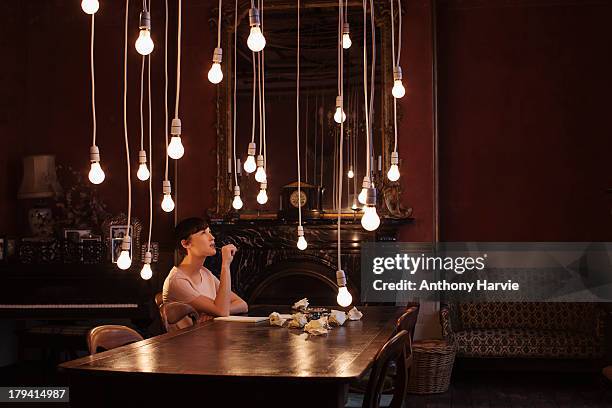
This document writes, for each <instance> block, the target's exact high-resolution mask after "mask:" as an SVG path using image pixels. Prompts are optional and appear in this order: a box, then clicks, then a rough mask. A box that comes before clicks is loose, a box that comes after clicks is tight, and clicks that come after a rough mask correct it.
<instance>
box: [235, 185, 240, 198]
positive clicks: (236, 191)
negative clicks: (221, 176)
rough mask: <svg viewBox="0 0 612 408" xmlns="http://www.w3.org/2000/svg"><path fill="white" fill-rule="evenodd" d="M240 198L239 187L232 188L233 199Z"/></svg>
mask: <svg viewBox="0 0 612 408" xmlns="http://www.w3.org/2000/svg"><path fill="white" fill-rule="evenodd" d="M235 196H240V186H234V197H235Z"/></svg>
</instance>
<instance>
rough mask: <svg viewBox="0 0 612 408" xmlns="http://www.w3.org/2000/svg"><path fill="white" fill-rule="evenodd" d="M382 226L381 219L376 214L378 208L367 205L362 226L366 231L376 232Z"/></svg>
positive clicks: (362, 218)
mask: <svg viewBox="0 0 612 408" xmlns="http://www.w3.org/2000/svg"><path fill="white" fill-rule="evenodd" d="M379 225H380V218H379V217H378V214H377V213H376V207H375V206H370V205H366V206H365V207H364V213H363V217H361V226H362V227H363V228H364V229H365V230H366V231H374V230H375V229H376V228H378V226H379Z"/></svg>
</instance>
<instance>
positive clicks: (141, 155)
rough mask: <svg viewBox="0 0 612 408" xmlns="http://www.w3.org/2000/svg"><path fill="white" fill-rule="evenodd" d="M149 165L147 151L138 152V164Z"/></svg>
mask: <svg viewBox="0 0 612 408" xmlns="http://www.w3.org/2000/svg"><path fill="white" fill-rule="evenodd" d="M146 163H147V152H146V151H145V150H140V151H139V152H138V164H146Z"/></svg>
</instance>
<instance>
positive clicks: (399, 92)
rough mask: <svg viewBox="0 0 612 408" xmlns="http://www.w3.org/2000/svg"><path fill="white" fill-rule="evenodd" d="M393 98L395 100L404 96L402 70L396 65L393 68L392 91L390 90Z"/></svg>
mask: <svg viewBox="0 0 612 408" xmlns="http://www.w3.org/2000/svg"><path fill="white" fill-rule="evenodd" d="M391 93H392V94H393V97H394V98H396V99H399V98H401V97H402V96H404V95H405V94H406V88H404V85H403V84H402V69H401V68H400V66H399V65H398V66H397V67H395V68H393V89H391Z"/></svg>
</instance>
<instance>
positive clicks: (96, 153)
mask: <svg viewBox="0 0 612 408" xmlns="http://www.w3.org/2000/svg"><path fill="white" fill-rule="evenodd" d="M89 161H91V162H92V163H93V162H99V161H100V149H98V146H96V145H93V146H91V147H90V148H89Z"/></svg>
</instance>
